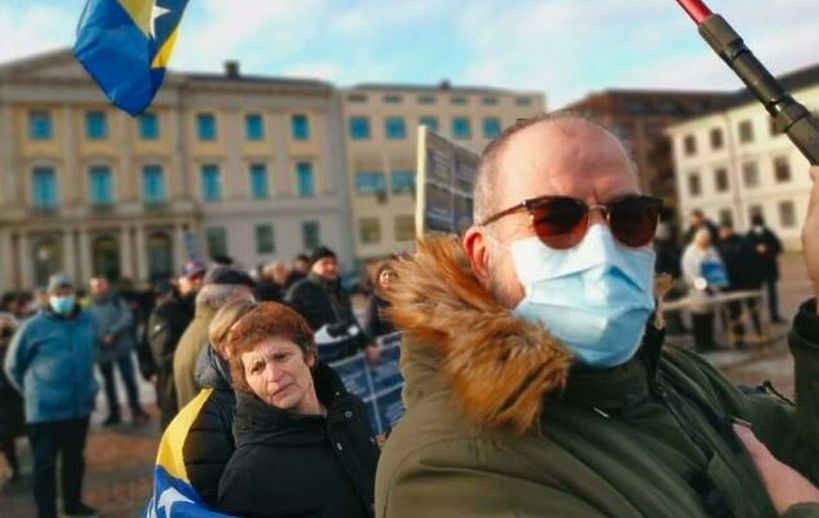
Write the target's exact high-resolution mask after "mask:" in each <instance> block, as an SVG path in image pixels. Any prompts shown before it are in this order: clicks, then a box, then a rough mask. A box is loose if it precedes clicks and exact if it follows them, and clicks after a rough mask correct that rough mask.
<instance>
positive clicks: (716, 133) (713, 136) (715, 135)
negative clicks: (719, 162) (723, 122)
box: [708, 128, 723, 149]
mask: <svg viewBox="0 0 819 518" xmlns="http://www.w3.org/2000/svg"><path fill="white" fill-rule="evenodd" d="M708 136H709V138H710V140H711V149H722V146H723V141H722V130H721V129H719V128H714V129H712V130H711V132H710V133H709V134H708Z"/></svg>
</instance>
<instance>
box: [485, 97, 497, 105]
mask: <svg viewBox="0 0 819 518" xmlns="http://www.w3.org/2000/svg"><path fill="white" fill-rule="evenodd" d="M481 104H482V105H484V106H495V105H496V104H498V98H497V97H484V98H483V99H481Z"/></svg>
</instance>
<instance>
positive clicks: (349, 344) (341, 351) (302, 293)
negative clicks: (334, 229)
mask: <svg viewBox="0 0 819 518" xmlns="http://www.w3.org/2000/svg"><path fill="white" fill-rule="evenodd" d="M310 262H311V266H310V273H309V274H308V275H307V277H306V278H304V279H302V280H301V281H299V282H297V283H296V284H294V285H293V286H292V287H291V288H290V290H289V291H288V292H287V295H286V296H285V302H286V303H287V304H289V305H290V307H292V308H293V309H295V310H296V311H297V312H298V313H299V314H300V315H301V316H302V317H303V318H304V319H305V320H306V321H307V324H308V325H309V326H310V328H311V329H312V330H313V332H315V333H317V336H318V337H319V338H317V340H320V339H321V338H320V337H322V336H324V335H325V334H326V335H327V336H328V337H329V338H331V339H333V341H332V345H331V346H327V347H325V346H324V345H323V343H319V349H320V350H321V351H322V352H321V358H322V360H324V359H326V360H327V361H330V360H336V359H340V358H345V357H348V356H352V355H354V354H356V353H357V352H358V350H359V349H362V348H363V349H364V350H365V352H366V354H367V358H368V360H369V361H370V362H375V361H376V360H377V359H378V347H377V346H376V345H375V344H373V343H372V341H371V339H370V337H368V336H366V334H365V333H364V331H363V330H362V329H361V326H359V324H358V322H357V321H356V318H355V315H354V314H353V308H352V304H351V303H350V297H349V295H348V294H347V293H346V292H345V291H344V290H343V289H342V287H341V283H340V281H339V278H338V262H337V260H336V254H335V252H333V251H332V250H330V249H329V248H327V247H324V246H322V247H319V248H317V249H316V250H314V251H313V254H312V256H311V257H310ZM351 329H352V330H354V333H351V332H350V330H351ZM330 349H332V351H330V352H327V353H326V354H325V351H329V350H330Z"/></svg>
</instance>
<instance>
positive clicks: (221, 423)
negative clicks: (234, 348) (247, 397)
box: [182, 346, 236, 506]
mask: <svg viewBox="0 0 819 518" xmlns="http://www.w3.org/2000/svg"><path fill="white" fill-rule="evenodd" d="M196 381H197V383H199V386H200V387H201V388H202V389H211V390H213V392H212V393H211V395H210V397H209V398H208V401H207V403H205V405H204V406H203V407H202V410H201V411H200V412H199V415H198V416H197V417H196V419H195V420H194V422H193V424H192V425H191V427H190V429H189V430H188V435H187V436H186V438H185V444H184V445H183V447H182V448H183V449H182V456H183V458H184V459H185V469H186V470H187V473H188V478H189V479H190V482H191V485H192V486H193V487H194V489H196V492H197V493H199V496H200V497H202V500H203V501H204V502H205V503H206V504H207V505H208V506H213V505H214V504H215V503H216V498H217V495H218V491H219V479H220V478H221V477H222V472H223V471H224V469H225V466H226V465H227V463H228V460H230V457H231V455H233V451H234V441H233V412H234V409H235V407H236V397H235V396H234V394H233V387H231V385H230V369H229V367H228V364H227V362H226V361H225V360H223V359H222V358H220V357H219V355H217V354H216V353H215V352H214V351H213V348H212V347H210V346H207V347H204V348H203V349H202V353H201V354H200V355H199V360H198V361H197V364H196Z"/></svg>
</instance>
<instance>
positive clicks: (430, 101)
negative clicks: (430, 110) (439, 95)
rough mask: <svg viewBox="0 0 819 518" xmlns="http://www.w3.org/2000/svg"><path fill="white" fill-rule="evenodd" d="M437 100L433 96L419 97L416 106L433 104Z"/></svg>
mask: <svg viewBox="0 0 819 518" xmlns="http://www.w3.org/2000/svg"><path fill="white" fill-rule="evenodd" d="M436 102H437V100H436V99H435V96H434V95H419V96H418V104H435V103H436Z"/></svg>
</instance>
